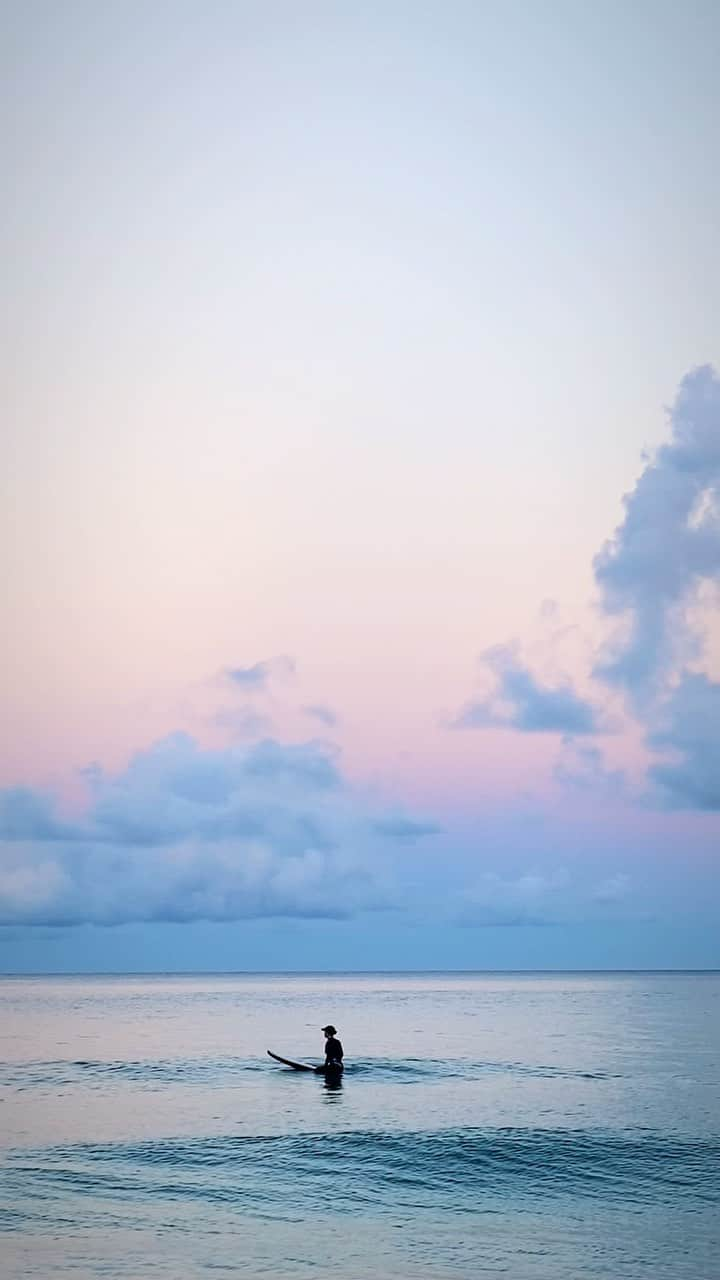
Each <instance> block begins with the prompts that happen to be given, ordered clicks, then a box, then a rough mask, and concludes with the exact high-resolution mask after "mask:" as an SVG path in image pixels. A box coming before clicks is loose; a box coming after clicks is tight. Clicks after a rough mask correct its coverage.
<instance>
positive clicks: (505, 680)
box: [452, 645, 600, 734]
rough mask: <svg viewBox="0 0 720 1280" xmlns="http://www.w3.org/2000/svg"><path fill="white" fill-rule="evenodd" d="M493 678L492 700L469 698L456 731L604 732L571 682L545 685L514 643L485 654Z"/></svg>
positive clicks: (591, 708)
mask: <svg viewBox="0 0 720 1280" xmlns="http://www.w3.org/2000/svg"><path fill="white" fill-rule="evenodd" d="M482 661H483V662H484V663H485V665H486V666H487V667H489V669H490V670H491V671H492V672H493V674H494V676H495V688H494V690H493V692H492V694H491V695H490V696H489V697H488V698H483V699H478V700H476V701H473V702H469V703H468V704H467V705H466V706H465V707H464V708H463V710H462V711H461V712H460V714H459V716H458V717H457V719H456V720H455V721H454V722H453V726H452V727H453V728H456V729H485V728H505V729H518V730H521V731H522V732H524V733H563V734H590V733H598V732H600V724H599V721H598V717H597V712H596V710H595V708H594V707H593V706H592V705H591V703H589V702H586V701H585V699H583V698H581V697H580V696H579V695H578V694H576V693H575V691H574V690H573V688H572V686H571V685H570V684H569V683H564V684H558V685H547V684H545V685H544V684H541V683H540V682H539V681H538V680H537V679H536V678H535V676H534V675H533V674H532V672H531V671H530V670H529V669H528V668H527V667H526V666H524V665H523V663H522V662H521V661H520V660H519V659H518V657H517V654H516V652H515V650H514V648H513V647H512V646H511V645H497V646H495V647H494V648H492V649H489V650H488V651H487V652H486V653H484V654H483V655H482Z"/></svg>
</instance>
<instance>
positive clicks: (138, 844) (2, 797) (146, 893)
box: [0, 734, 431, 925]
mask: <svg viewBox="0 0 720 1280" xmlns="http://www.w3.org/2000/svg"><path fill="white" fill-rule="evenodd" d="M86 776H87V780H88V785H89V787H90V789H91V803H90V806H89V809H88V811H87V813H86V814H85V816H84V818H83V820H82V822H79V823H77V824H76V825H75V826H74V827H73V828H72V829H70V828H66V827H64V826H63V824H62V823H60V822H59V820H57V819H56V817H55V816H54V810H53V807H52V804H51V803H50V802H49V801H48V800H47V798H46V797H43V796H40V795H38V794H36V793H34V792H32V791H22V792H18V791H17V790H15V791H5V792H0V816H1V817H2V825H1V826H0V924H11V925H12V924H35V925H72V924H79V923H84V922H89V923H95V924H103V925H109V924H119V923H126V922H130V921H185V920H199V919H204V920H215V921H229V920H242V919H248V918H251V917H258V916H265V917H272V916H286V917H290V916H297V917H313V918H334V919H343V918H348V917H351V916H353V915H355V914H357V913H358V912H361V911H367V910H378V909H382V908H386V907H388V906H390V905H392V904H393V903H394V901H395V896H394V891H393V889H392V885H391V877H390V875H389V874H388V856H389V852H390V850H391V848H392V843H393V841H394V840H396V839H397V832H395V833H393V823H394V822H395V821H396V819H395V818H394V816H393V815H390V816H389V817H388V816H387V815H384V814H383V813H382V812H380V813H373V812H372V810H371V808H370V807H369V806H368V804H367V802H366V801H365V800H364V799H362V798H360V797H359V796H358V795H357V794H356V793H355V792H354V790H353V788H352V787H351V786H350V784H349V783H348V782H347V780H346V779H345V778H344V777H343V775H342V773H341V772H340V769H339V764H338V759H337V755H336V753H334V752H333V751H332V750H331V749H330V748H328V746H327V745H326V744H319V743H316V742H306V743H292V744H288V743H282V742H277V741H275V740H272V739H266V740H264V741H261V742H258V743H255V744H253V745H251V746H245V747H242V748H241V747H239V746H234V747H232V748H228V749H225V750H209V749H203V748H201V747H200V746H198V744H197V743H196V742H195V741H194V740H193V739H192V738H190V737H189V736H187V735H185V734H174V735H172V736H171V737H169V738H166V739H164V740H162V741H160V742H157V743H155V744H154V745H153V746H152V747H150V748H149V749H148V750H146V751H143V752H140V753H138V754H137V755H136V756H135V757H134V758H133V759H132V760H131V761H130V763H129V764H128V766H127V768H126V769H124V770H123V771H122V772H120V773H118V774H116V775H106V774H104V773H103V772H102V771H101V770H98V769H93V770H92V771H88V773H87V775H86ZM407 821H408V824H409V825H411V824H412V819H408V820H407ZM415 828H416V834H417V835H419V834H421V833H422V832H423V829H424V833H425V834H428V833H429V832H430V830H431V828H430V827H429V825H428V824H422V823H417V824H415Z"/></svg>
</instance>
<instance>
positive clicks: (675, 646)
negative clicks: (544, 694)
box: [594, 366, 720, 704]
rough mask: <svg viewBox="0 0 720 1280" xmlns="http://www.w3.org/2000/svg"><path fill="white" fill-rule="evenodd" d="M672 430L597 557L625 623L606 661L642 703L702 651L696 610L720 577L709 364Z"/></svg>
mask: <svg viewBox="0 0 720 1280" xmlns="http://www.w3.org/2000/svg"><path fill="white" fill-rule="evenodd" d="M670 423H671V429H672V435H671V439H670V442H669V443H668V444H664V445H663V446H662V447H661V448H660V449H659V450H658V452H657V455H656V457H655V458H654V459H653V460H651V461H649V462H648V464H647V466H646V467H645V470H644V471H643V473H642V475H641V476H640V479H639V480H638V482H637V484H636V486H635V488H634V489H633V491H632V493H630V494H628V495H627V496H626V498H625V500H624V503H625V518H624V520H623V522H622V524H621V525H620V526H619V528H618V529H617V530H616V531H615V534H614V536H613V538H612V539H611V540H610V541H609V542H608V543H606V545H605V546H604V547H603V549H602V551H601V552H600V553H599V555H597V556H596V558H595V561H594V569H595V577H596V580H597V583H598V585H599V587H600V590H601V598H602V604H603V607H604V609H605V611H606V612H607V613H608V614H610V615H612V616H615V617H617V616H621V617H622V618H623V620H624V623H625V629H624V631H623V633H622V634H620V635H619V636H616V637H615V639H614V641H613V643H612V645H611V648H610V651H609V652H608V653H606V654H605V655H603V657H602V659H601V660H600V662H599V663H598V666H597V672H596V674H598V675H599V676H601V677H602V678H603V679H604V680H606V681H608V682H610V683H612V684H615V685H619V686H621V687H623V688H624V689H625V690H626V691H627V692H628V693H629V694H630V695H631V696H632V697H633V698H634V699H635V700H636V701H637V702H638V704H641V703H642V702H643V700H647V699H648V698H652V697H653V696H656V695H657V692H658V688H659V687H662V684H663V681H664V680H666V679H667V677H668V676H669V675H670V674H671V672H672V670H673V669H674V668H676V667H677V666H678V665H682V664H684V663H686V662H687V661H688V660H689V659H690V658H692V657H694V656H697V650H698V645H697V640H696V637H695V636H694V635H693V633H692V631H691V628H690V626H689V623H688V617H687V611H688V606H689V605H690V604H691V603H692V601H693V597H694V594H695V593H696V591H697V588H698V586H699V585H700V583H701V582H702V581H703V580H704V579H713V578H717V577H718V576H719V575H720V502H719V487H720V380H718V378H717V376H716V375H715V373H714V371H713V370H712V369H711V368H710V367H708V366H705V367H703V368H700V369H696V370H695V371H694V372H693V373H690V374H688V375H687V377H685V378H684V379H683V381H682V383H681V385H680V389H679V392H678V395H677V399H676V401H675V404H674V406H673V409H672V411H671V413H670Z"/></svg>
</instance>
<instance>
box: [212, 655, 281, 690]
mask: <svg viewBox="0 0 720 1280" xmlns="http://www.w3.org/2000/svg"><path fill="white" fill-rule="evenodd" d="M294 674H295V659H294V658H289V657H288V656H287V654H279V655H278V656H277V657H276V658H268V659H266V661H264V662H256V663H255V665H254V666H252V667H229V668H228V669H227V671H226V672H225V675H226V676H227V678H228V680H231V681H232V683H233V684H234V685H237V686H238V688H239V689H243V690H245V692H246V693H255V692H259V691H260V690H264V689H266V688H267V686H268V684H269V683H270V681H271V680H276V679H287V678H288V677H289V676H293V675H294Z"/></svg>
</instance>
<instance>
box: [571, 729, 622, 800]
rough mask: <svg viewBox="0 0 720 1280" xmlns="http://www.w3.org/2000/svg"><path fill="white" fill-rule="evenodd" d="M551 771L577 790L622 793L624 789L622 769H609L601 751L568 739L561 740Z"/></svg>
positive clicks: (619, 794) (618, 794)
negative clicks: (559, 752) (561, 744)
mask: <svg viewBox="0 0 720 1280" xmlns="http://www.w3.org/2000/svg"><path fill="white" fill-rule="evenodd" d="M554 773H555V778H556V780H557V781H558V782H560V783H562V784H563V785H564V786H567V787H573V788H576V789H577V790H579V791H592V792H595V793H604V794H605V795H607V796H621V795H623V794H624V792H625V786H626V780H625V774H624V772H623V770H622V769H608V768H607V767H606V765H605V760H604V758H603V754H602V752H601V751H600V750H599V749H598V748H597V747H594V746H589V745H588V744H585V743H583V744H580V743H577V742H574V741H571V740H570V741H566V742H564V743H563V748H562V752H561V755H560V758H559V759H558V761H557V763H556V765H555V770H554Z"/></svg>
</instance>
